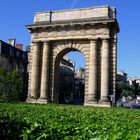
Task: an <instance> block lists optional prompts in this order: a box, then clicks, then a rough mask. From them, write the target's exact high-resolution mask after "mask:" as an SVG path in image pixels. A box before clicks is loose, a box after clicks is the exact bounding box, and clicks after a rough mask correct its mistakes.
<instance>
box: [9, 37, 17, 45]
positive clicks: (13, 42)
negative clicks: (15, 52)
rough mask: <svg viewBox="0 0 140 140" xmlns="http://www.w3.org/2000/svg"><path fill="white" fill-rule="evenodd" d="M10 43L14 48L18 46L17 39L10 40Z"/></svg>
mask: <svg viewBox="0 0 140 140" xmlns="http://www.w3.org/2000/svg"><path fill="white" fill-rule="evenodd" d="M8 43H9V44H10V45H12V46H13V47H15V45H16V39H15V38H10V39H9V40H8Z"/></svg>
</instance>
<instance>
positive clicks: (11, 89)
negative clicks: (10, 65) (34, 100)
mask: <svg viewBox="0 0 140 140" xmlns="http://www.w3.org/2000/svg"><path fill="white" fill-rule="evenodd" d="M23 86H24V85H23V78H22V76H21V75H20V73H19V72H18V71H15V70H14V71H7V70H6V69H4V68H0V100H1V101H2V102H5V101H19V100H20V98H21V96H22V93H23Z"/></svg>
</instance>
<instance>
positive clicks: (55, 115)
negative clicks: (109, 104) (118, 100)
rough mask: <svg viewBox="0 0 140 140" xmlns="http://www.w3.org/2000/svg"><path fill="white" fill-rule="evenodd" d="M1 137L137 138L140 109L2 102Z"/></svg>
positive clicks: (0, 105)
mask: <svg viewBox="0 0 140 140" xmlns="http://www.w3.org/2000/svg"><path fill="white" fill-rule="evenodd" d="M0 138H3V139H6V138H7V139H16V138H17V139H24V140H28V139H33V140H34V139H37V140H40V139H49V140H55V139H56V140H57V139H59V140H61V139H62V140H63V139H64V140H80V139H86V140H87V139H91V140H92V139H98V140H100V139H101V140H102V139H107V140H116V139H118V140H122V139H123V140H138V139H140V110H129V109H124V108H98V107H84V106H68V105H55V104H48V105H39V104H25V103H23V104H22V103H19V104H6V103H0Z"/></svg>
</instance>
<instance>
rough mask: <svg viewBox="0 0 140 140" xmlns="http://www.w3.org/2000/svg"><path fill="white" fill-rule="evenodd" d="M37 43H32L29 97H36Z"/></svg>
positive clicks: (37, 74)
mask: <svg viewBox="0 0 140 140" xmlns="http://www.w3.org/2000/svg"><path fill="white" fill-rule="evenodd" d="M39 52H40V49H39V43H37V42H34V43H33V54H32V66H31V90H30V92H31V98H36V99H37V98H38V96H39V95H38V93H39V91H38V76H39Z"/></svg>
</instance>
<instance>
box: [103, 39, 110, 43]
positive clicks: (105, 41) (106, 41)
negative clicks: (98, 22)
mask: <svg viewBox="0 0 140 140" xmlns="http://www.w3.org/2000/svg"><path fill="white" fill-rule="evenodd" d="M102 41H103V42H104V43H108V42H109V41H110V38H103V39H102Z"/></svg>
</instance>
